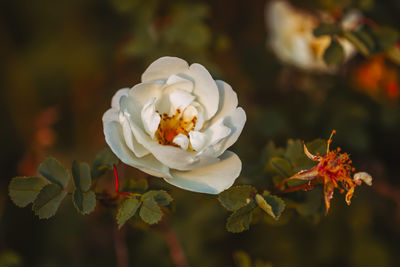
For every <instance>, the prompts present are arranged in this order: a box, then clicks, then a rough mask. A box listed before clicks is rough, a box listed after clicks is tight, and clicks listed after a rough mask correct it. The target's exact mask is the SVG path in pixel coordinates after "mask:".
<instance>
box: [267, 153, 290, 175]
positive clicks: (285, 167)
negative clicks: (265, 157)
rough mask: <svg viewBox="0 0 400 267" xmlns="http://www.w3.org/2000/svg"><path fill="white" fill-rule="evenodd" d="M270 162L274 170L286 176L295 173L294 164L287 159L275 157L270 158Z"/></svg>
mask: <svg viewBox="0 0 400 267" xmlns="http://www.w3.org/2000/svg"><path fill="white" fill-rule="evenodd" d="M269 163H270V164H271V166H272V167H273V168H274V170H275V171H276V172H277V173H279V174H280V175H281V176H283V177H284V178H288V177H290V176H292V175H293V168H292V165H291V164H290V162H289V161H287V160H286V159H283V158H279V157H274V158H272V159H270V161H269Z"/></svg>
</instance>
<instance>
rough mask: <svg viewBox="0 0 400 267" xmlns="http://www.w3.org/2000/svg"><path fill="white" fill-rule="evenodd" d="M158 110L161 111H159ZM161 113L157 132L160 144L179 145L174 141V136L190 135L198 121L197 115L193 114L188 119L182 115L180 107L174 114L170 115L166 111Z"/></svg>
mask: <svg viewBox="0 0 400 267" xmlns="http://www.w3.org/2000/svg"><path fill="white" fill-rule="evenodd" d="M156 112H157V113H159V112H158V111H156ZM160 115H161V121H160V124H159V125H158V129H157V131H156V133H155V137H156V138H157V140H158V143H159V144H160V145H170V146H176V147H178V145H177V144H175V143H174V142H173V140H174V138H175V137H176V136H177V135H178V134H183V135H186V136H187V137H189V132H190V131H192V130H193V129H194V127H195V126H196V122H197V117H196V116H193V117H192V118H191V119H187V118H185V116H183V115H182V112H181V110H180V109H177V110H176V113H175V114H174V115H172V116H168V114H166V113H164V114H160Z"/></svg>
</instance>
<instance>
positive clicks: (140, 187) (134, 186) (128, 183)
mask: <svg viewBox="0 0 400 267" xmlns="http://www.w3.org/2000/svg"><path fill="white" fill-rule="evenodd" d="M148 188H149V185H148V183H147V180H146V179H140V180H134V179H126V180H124V183H123V185H122V191H124V192H131V193H138V194H143V193H144V192H146V191H147V189H148Z"/></svg>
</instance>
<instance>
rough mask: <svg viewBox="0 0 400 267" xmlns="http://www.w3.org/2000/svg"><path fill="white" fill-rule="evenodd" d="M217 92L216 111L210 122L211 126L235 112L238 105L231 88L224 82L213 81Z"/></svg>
mask: <svg viewBox="0 0 400 267" xmlns="http://www.w3.org/2000/svg"><path fill="white" fill-rule="evenodd" d="M215 82H216V83H217V86H218V91H219V104H218V111H217V113H216V114H215V116H214V118H213V119H212V121H211V124H213V123H214V122H216V121H217V120H219V119H221V118H223V117H226V116H228V115H230V114H231V113H232V112H234V111H235V109H236V107H237V105H238V98H237V95H236V93H235V92H234V91H233V89H232V87H231V86H230V85H229V84H227V83H226V82H224V81H220V80H217V81H215Z"/></svg>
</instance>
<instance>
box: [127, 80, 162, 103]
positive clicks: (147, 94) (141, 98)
mask: <svg viewBox="0 0 400 267" xmlns="http://www.w3.org/2000/svg"><path fill="white" fill-rule="evenodd" d="M162 90H163V84H162V83H161V84H160V83H156V82H147V83H139V84H137V85H135V86H134V87H132V89H131V90H130V91H129V97H130V98H132V99H134V100H135V101H137V102H138V103H139V104H140V105H141V106H140V107H139V109H140V110H141V109H142V108H143V106H144V105H145V104H146V103H147V102H148V101H149V99H151V98H156V99H158V98H160V97H161V94H162Z"/></svg>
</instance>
